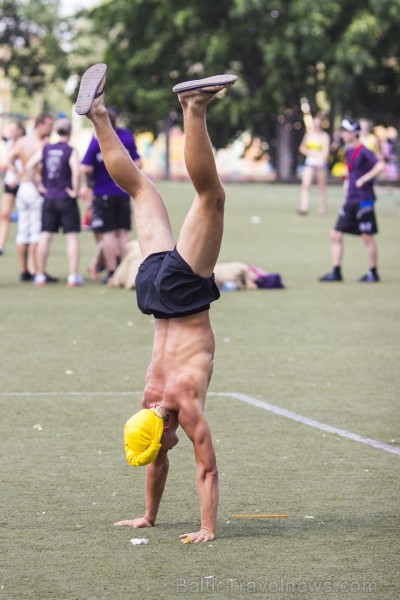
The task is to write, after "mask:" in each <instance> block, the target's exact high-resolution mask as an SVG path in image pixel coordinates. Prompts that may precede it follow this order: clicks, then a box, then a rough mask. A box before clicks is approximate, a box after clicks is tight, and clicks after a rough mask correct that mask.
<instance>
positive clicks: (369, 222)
mask: <svg viewBox="0 0 400 600" xmlns="http://www.w3.org/2000/svg"><path fill="white" fill-rule="evenodd" d="M334 229H335V230H336V231H341V232H342V233H351V234H353V235H362V234H363V233H367V234H369V235H374V234H375V233H378V224H377V222H376V216H375V211H374V203H373V202H372V201H366V202H359V203H356V204H345V205H344V206H343V207H342V208H341V209H340V211H339V217H338V220H337V221H336V225H335V227H334Z"/></svg>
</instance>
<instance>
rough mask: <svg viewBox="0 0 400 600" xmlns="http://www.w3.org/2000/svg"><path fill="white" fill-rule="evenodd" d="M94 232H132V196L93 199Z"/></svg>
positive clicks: (105, 196)
mask: <svg viewBox="0 0 400 600" xmlns="http://www.w3.org/2000/svg"><path fill="white" fill-rule="evenodd" d="M91 225H92V230H93V231H98V232H100V233H107V232H108V231H116V230H117V229H125V230H126V231H130V230H131V199H130V196H109V195H107V194H103V195H102V196H95V197H94V198H93V217H92V223H91Z"/></svg>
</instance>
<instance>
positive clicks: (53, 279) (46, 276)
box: [44, 273, 60, 283]
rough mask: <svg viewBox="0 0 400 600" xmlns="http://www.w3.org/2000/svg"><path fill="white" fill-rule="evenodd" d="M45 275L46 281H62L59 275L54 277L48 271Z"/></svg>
mask: <svg viewBox="0 0 400 600" xmlns="http://www.w3.org/2000/svg"><path fill="white" fill-rule="evenodd" d="M44 276H45V278H46V283H58V282H59V281H60V280H59V279H58V278H57V277H52V276H51V275H49V274H48V273H45V274H44Z"/></svg>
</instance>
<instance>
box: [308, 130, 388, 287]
mask: <svg viewBox="0 0 400 600" xmlns="http://www.w3.org/2000/svg"><path fill="white" fill-rule="evenodd" d="M341 135H342V138H343V141H344V143H345V145H346V151H345V158H346V164H347V169H348V187H347V193H346V201H345V204H344V206H343V207H342V208H341V209H340V211H339V217H338V219H337V222H336V225H335V227H334V229H333V230H332V231H331V234H330V235H331V254H332V266H333V270H332V271H331V272H330V273H328V274H327V275H323V276H322V277H320V279H319V281H323V282H325V281H343V277H342V271H341V263H342V258H343V234H344V233H349V234H352V235H359V236H361V239H362V240H363V242H364V244H365V247H366V249H367V254H368V261H369V270H368V273H367V274H366V275H364V276H363V277H361V278H360V279H359V281H361V282H365V283H376V282H378V281H379V275H378V249H377V245H376V241H375V237H374V236H375V234H376V233H378V226H377V222H376V216H375V211H374V204H375V200H376V196H375V191H374V178H375V177H376V176H377V175H378V174H379V173H380V172H381V171H382V170H383V169H384V163H383V161H382V160H379V159H378V158H377V156H376V155H375V154H374V153H373V152H371V150H369V149H368V148H366V146H363V145H362V144H361V143H360V140H359V135H360V125H359V123H358V121H354V120H351V119H344V120H343V121H342V123H341Z"/></svg>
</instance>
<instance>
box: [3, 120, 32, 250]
mask: <svg viewBox="0 0 400 600" xmlns="http://www.w3.org/2000/svg"><path fill="white" fill-rule="evenodd" d="M25 133H26V132H25V127H24V126H23V124H22V123H21V121H12V122H11V123H10V124H9V125H8V127H7V130H6V132H5V135H4V137H5V139H6V143H7V150H8V152H9V153H10V152H11V149H12V147H13V146H14V144H15V142H16V141H17V140H18V139H19V138H20V137H22V136H23V135H25ZM15 168H16V169H17V170H18V171H19V172H21V171H22V164H21V161H19V160H17V161H16V163H15ZM17 191H18V180H17V177H16V176H15V173H14V171H12V170H11V169H9V168H8V169H7V170H6V173H5V175H4V191H3V196H2V199H1V208H0V256H1V255H2V254H4V250H5V246H6V242H7V238H8V232H9V230H10V217H11V213H12V211H13V208H14V202H15V196H16V195H17Z"/></svg>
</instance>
